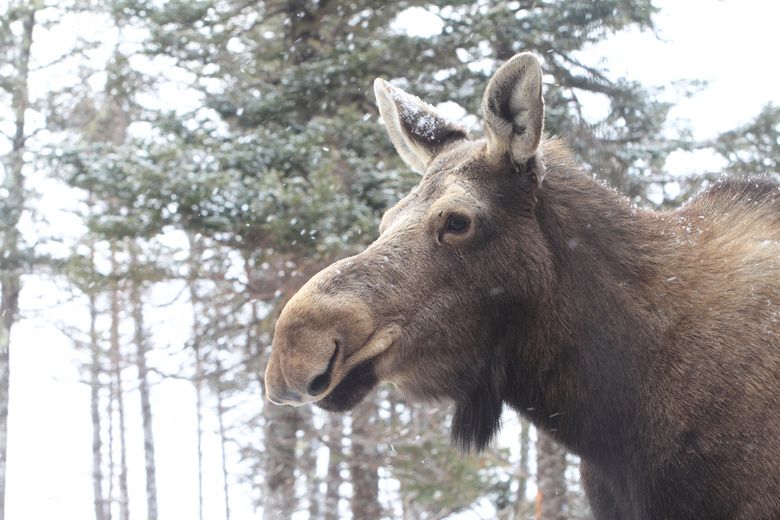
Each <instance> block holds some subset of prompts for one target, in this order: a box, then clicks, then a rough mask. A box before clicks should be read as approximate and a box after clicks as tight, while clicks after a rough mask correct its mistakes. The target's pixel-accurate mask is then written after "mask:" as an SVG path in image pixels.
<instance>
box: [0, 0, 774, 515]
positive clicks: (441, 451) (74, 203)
mask: <svg viewBox="0 0 780 520" xmlns="http://www.w3.org/2000/svg"><path fill="white" fill-rule="evenodd" d="M779 15H780V12H778V7H776V6H775V5H774V3H772V2H761V1H758V0H756V1H752V0H748V1H736V0H730V1H721V2H719V1H715V0H707V1H704V0H692V1H687V2H674V1H671V0H669V1H665V2H662V1H650V0H599V1H592V2H591V1H564V0H544V1H542V0H520V1H509V2H490V1H485V0H477V1H468V2H467V1H397V2H373V1H369V0H365V1H364V0H354V1H343V2H342V1H335V0H269V1H257V0H191V1H186V0H170V1H163V0H61V1H55V0H11V1H7V0H6V1H2V0H0V286H1V287H2V300H1V301H0V305H1V307H0V489H2V488H3V485H2V484H3V482H2V481H4V486H5V495H4V497H0V498H1V499H0V520H2V519H3V518H8V519H11V520H16V519H22V518H25V519H36V518H54V517H59V518H95V519H96V520H108V519H118V520H128V519H141V518H148V519H158V518H160V519H169V518H172V519H199V520H204V519H209V520H211V519H225V520H239V519H246V518H258V517H262V518H264V519H281V520H286V519H290V518H294V519H300V520H305V519H307V518H309V519H313V520H314V519H328V520H330V519H340V518H354V519H379V518H403V519H418V518H419V519H443V518H450V519H456V518H457V519H477V518H502V519H509V518H515V519H534V518H536V519H540V520H541V519H544V520H548V519H556V520H557V519H586V518H590V517H591V516H590V512H589V509H588V506H587V502H586V500H585V499H584V496H583V493H582V491H581V488H580V486H579V482H578V479H579V472H578V460H577V458H576V457H574V456H572V455H569V454H566V453H564V452H563V451H562V450H561V449H560V448H558V447H556V446H555V445H554V444H553V443H551V442H550V441H549V440H548V439H547V438H546V437H545V436H544V435H542V434H540V433H539V432H537V431H535V430H534V428H533V427H531V426H529V425H528V424H527V423H525V422H524V421H523V420H522V419H520V418H519V417H518V416H517V415H516V414H515V413H514V412H512V411H510V410H506V411H505V413H504V417H503V430H502V432H501V435H500V437H499V438H498V439H497V440H496V441H495V442H494V443H493V447H492V448H491V449H489V450H488V451H487V452H486V453H484V454H482V455H480V456H474V455H471V456H465V457H464V456H461V455H460V454H458V453H457V452H455V451H454V450H453V449H452V448H451V447H450V445H449V439H448V422H449V414H450V407H449V406H448V404H447V403H442V404H441V405H430V404H428V405H425V406H420V405H416V404H413V403H408V402H406V401H405V400H404V399H403V397H402V396H401V395H399V394H398V393H396V392H395V391H393V390H392V389H391V388H389V387H381V388H380V389H379V390H378V391H377V392H375V393H374V394H373V396H372V397H371V398H369V399H368V400H367V402H366V403H364V405H362V406H361V407H360V408H359V409H357V410H355V411H354V412H353V413H351V414H347V415H344V416H340V415H325V414H324V413H323V412H321V411H320V410H318V409H313V408H310V407H304V408H296V409H291V408H288V407H277V406H273V405H268V404H267V403H265V401H264V397H263V368H264V366H265V362H266V359H267V357H268V354H269V350H270V344H271V337H272V332H273V324H274V319H275V316H276V315H277V314H278V312H279V310H280V308H281V305H283V303H284V302H285V301H286V299H288V298H289V297H290V296H291V295H292V294H293V293H294V292H295V290H296V289H297V288H298V287H299V286H300V285H301V284H302V283H303V282H305V280H306V279H307V278H308V277H309V276H311V275H312V274H313V273H315V272H316V271H318V270H319V269H320V268H321V267H323V266H324V265H327V264H328V263H330V262H332V261H333V260H335V259H338V258H341V257H344V256H348V255H351V254H354V253H355V252H357V251H360V250H361V249H362V248H363V247H365V245H366V244H368V243H370V242H371V241H372V240H373V239H374V238H375V237H376V235H377V226H378V223H379V218H380V217H381V214H382V212H383V210H384V209H386V208H387V207H389V206H391V205H393V204H394V203H395V201H397V200H398V199H399V198H401V197H402V196H403V195H404V194H405V193H406V192H407V191H408V190H409V189H410V188H411V186H413V185H414V184H416V182H417V180H418V178H417V177H416V176H415V175H414V174H413V173H411V172H410V171H409V170H408V169H407V168H406V167H404V165H403V164H402V163H401V161H400V159H399V158H398V157H397V155H396V153H395V152H394V150H393V149H392V146H391V144H390V141H389V139H388V138H387V137H386V134H385V131H384V128H383V127H382V125H381V123H380V121H379V119H378V113H377V109H376V107H375V105H374V100H373V93H372V89H371V85H372V81H373V79H374V78H375V77H377V76H381V77H383V78H385V79H387V80H390V81H391V82H392V83H393V84H395V85H396V86H400V87H402V88H404V89H406V90H407V91H409V92H411V93H414V94H417V95H419V96H420V97H422V98H424V99H425V100H427V101H429V102H431V103H433V104H435V105H437V106H438V107H439V108H440V109H441V111H442V112H443V113H444V114H446V115H448V116H449V117H451V118H453V119H458V120H460V121H462V122H463V123H464V124H466V125H467V126H468V127H469V128H471V129H472V132H473V133H474V134H475V135H479V134H480V132H481V128H480V120H479V118H478V116H477V112H478V106H479V103H480V100H481V96H482V91H483V88H484V87H485V85H486V82H487V79H488V78H489V77H490V75H491V73H492V72H493V71H494V70H495V69H496V68H497V67H498V65H499V64H500V63H501V62H503V61H504V60H506V59H508V58H510V57H511V56H512V55H513V54H515V53H517V52H519V51H533V52H535V53H536V54H537V56H539V57H540V59H541V60H542V62H543V69H544V73H545V75H544V96H545V100H546V103H547V117H546V127H547V131H548V132H549V133H551V134H555V135H560V136H562V137H564V138H565V139H566V140H567V141H568V142H569V143H570V145H571V147H572V149H573V150H574V151H575V152H576V154H577V156H578V157H579V158H580V160H581V161H582V163H583V164H584V165H585V167H586V169H587V170H588V171H589V172H591V173H592V174H593V175H595V176H597V177H598V178H600V179H603V180H604V181H605V182H607V183H609V184H610V185H612V186H614V187H615V188H616V189H618V190H620V191H621V192H623V193H625V194H626V195H628V196H629V197H631V198H632V200H633V201H634V202H635V203H636V204H637V205H639V206H642V207H651V208H661V207H673V206H676V205H678V204H679V203H680V202H681V201H683V200H684V199H685V198H687V197H688V196H690V195H691V194H692V193H694V192H696V191H697V190H698V189H700V188H701V187H702V186H703V185H705V184H706V183H707V182H708V181H710V180H711V179H713V178H716V177H718V176H719V175H721V173H722V172H730V173H732V174H735V175H748V174H757V173H771V172H775V173H776V172H778V162H780V108H778V103H780V88H778V87H780V80H779V79H778V78H777V71H776V51H777V49H778V48H780V40H779V39H778V33H777V30H776V28H775V27H774V24H775V23H776V21H777V19H778V16H779ZM3 503H4V506H3V505H2V504H3Z"/></svg>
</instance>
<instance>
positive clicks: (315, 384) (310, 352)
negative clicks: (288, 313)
mask: <svg viewBox="0 0 780 520" xmlns="http://www.w3.org/2000/svg"><path fill="white" fill-rule="evenodd" d="M302 336H310V334H302ZM287 341H289V339H288V340H287ZM274 343H275V344H277V345H281V344H282V343H285V340H282V339H280V340H279V341H278V342H277V341H274ZM328 343H331V344H332V347H331V350H332V352H331V353H330V355H329V357H324V355H323V354H324V353H326V352H327V346H325V345H316V346H315V348H308V349H307V348H306V347H305V346H297V345H293V347H292V348H296V347H297V348H298V350H299V353H295V352H289V349H286V348H285V347H282V346H279V347H277V345H274V352H272V354H271V359H270V361H269V363H268V368H267V369H266V376H265V383H266V395H267V396H268V400H269V401H271V402H272V403H275V404H287V405H292V406H297V405H301V404H305V403H308V402H312V401H316V400H317V398H318V397H319V396H321V395H322V394H323V393H325V392H326V391H327V390H328V389H329V388H330V386H331V382H332V380H333V371H334V368H335V367H336V364H337V362H338V360H339V346H338V341H335V340H333V341H330V342H328ZM302 345H303V344H302ZM285 346H286V345H285ZM277 350H278V351H279V352H278V353H277ZM282 351H287V354H288V355H283V354H282Z"/></svg>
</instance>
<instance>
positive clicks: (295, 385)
mask: <svg viewBox="0 0 780 520" xmlns="http://www.w3.org/2000/svg"><path fill="white" fill-rule="evenodd" d="M329 275H330V273H329V272H328V270H326V271H324V272H321V273H319V274H318V275H317V276H315V277H314V278H312V279H311V280H310V281H309V282H308V283H307V284H306V285H304V286H303V288H301V290H300V291H299V292H298V293H297V294H296V295H295V296H293V297H292V298H291V299H290V301H289V302H287V305H286V306H285V307H284V309H283V310H282V313H281V314H280V316H279V319H278V320H277V322H276V327H275V330H274V338H273V348H272V351H271V358H270V359H269V361H268V367H267V368H266V371H265V387H266V388H265V390H266V396H267V397H268V399H269V400H270V401H271V402H273V403H276V404H288V405H293V406H295V405H301V404H305V403H310V402H315V401H318V400H320V399H322V398H324V397H325V396H326V395H327V394H328V393H329V392H330V391H331V390H332V389H333V388H334V387H335V386H336V385H338V383H339V382H340V381H341V379H342V378H343V377H344V376H345V375H346V373H347V372H348V371H349V369H350V368H351V366H352V365H353V364H354V363H355V362H356V361H357V360H358V359H359V358H360V353H359V351H360V349H361V347H363V346H364V345H365V343H366V341H367V340H368V339H369V338H370V337H371V336H372V333H373V332H374V319H373V317H372V315H371V312H370V311H369V308H368V306H367V305H366V304H365V303H363V302H362V301H361V300H360V299H359V298H356V297H354V295H351V294H346V293H340V294H329V293H326V292H325V291H323V290H322V289H321V287H322V286H323V279H324V278H325V277H328V276H329Z"/></svg>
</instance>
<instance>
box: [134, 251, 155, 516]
mask: <svg viewBox="0 0 780 520" xmlns="http://www.w3.org/2000/svg"><path fill="white" fill-rule="evenodd" d="M128 245H129V251H130V265H131V268H135V270H137V268H138V267H139V265H138V251H137V247H138V246H137V245H136V244H135V243H134V242H133V241H132V240H131V241H130V242H129V244H128ZM142 283H143V282H142V280H141V279H140V277H139V275H138V273H137V272H135V273H133V274H132V281H131V285H130V305H131V307H132V312H133V321H134V324H135V329H134V334H133V339H134V342H135V347H136V358H135V361H136V366H137V368H138V390H139V392H140V394H141V420H142V422H143V429H144V465H145V469H146V515H147V518H148V520H157V471H156V466H155V460H154V431H153V429H152V404H151V399H150V397H149V370H148V368H147V365H146V353H147V351H148V345H147V343H146V331H145V329H144V306H143V301H142V297H143V296H142V294H141V284H142Z"/></svg>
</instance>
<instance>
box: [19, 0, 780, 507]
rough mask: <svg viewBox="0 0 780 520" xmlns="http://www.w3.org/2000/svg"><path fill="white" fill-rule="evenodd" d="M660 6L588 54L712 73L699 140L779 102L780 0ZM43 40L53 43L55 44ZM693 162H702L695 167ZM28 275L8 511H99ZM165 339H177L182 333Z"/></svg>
mask: <svg viewBox="0 0 780 520" xmlns="http://www.w3.org/2000/svg"><path fill="white" fill-rule="evenodd" d="M659 5H661V6H662V8H663V9H662V12H661V14H660V15H659V16H658V17H657V24H658V28H659V33H660V36H661V38H662V39H657V38H656V37H655V36H653V35H652V34H650V33H641V32H638V31H630V32H627V33H625V34H621V35H618V36H617V37H615V38H613V39H611V40H610V41H608V42H604V43H601V44H598V45H597V46H595V47H594V48H592V49H589V50H588V51H587V52H586V56H590V57H592V59H594V60H596V59H603V60H604V64H605V65H606V66H607V67H608V68H609V69H610V70H611V71H612V74H613V76H619V75H623V76H625V77H627V78H629V79H634V80H640V81H642V82H643V83H645V84H648V85H669V84H671V83H672V82H674V81H677V80H682V79H698V80H707V81H709V86H708V87H707V88H706V89H704V90H703V91H702V92H700V93H698V94H696V95H695V96H694V97H693V98H691V99H688V100H684V101H681V102H680V104H679V105H678V106H677V107H676V108H675V109H674V110H673V112H672V117H674V118H684V119H687V120H689V121H690V124H691V126H692V128H693V130H694V132H695V136H696V137H698V138H702V139H703V138H708V137H713V136H715V135H716V134H717V133H718V132H721V131H724V130H728V129H730V128H733V127H734V126H736V125H738V124H741V123H743V122H745V121H747V120H748V119H750V118H751V117H752V116H754V115H755V114H756V113H757V112H758V111H759V110H760V108H761V107H762V106H763V105H764V104H766V103H767V102H769V101H774V102H775V103H778V104H780V80H779V79H778V71H777V64H778V60H777V52H778V50H780V36H779V35H780V31H778V29H777V27H776V25H777V22H778V20H780V2H773V1H766V0H728V1H715V0H709V1H705V0H685V1H680V0H669V1H665V2H660V3H659ZM417 14H419V13H415V15H417ZM412 18H415V19H418V20H420V19H419V17H418V16H414V17H412ZM418 23H422V24H424V23H425V20H424V19H423V20H422V21H421V22H420V21H418ZM405 25H408V26H411V27H412V28H413V26H414V24H413V23H408V22H407V23H406V24H405ZM37 45H47V46H52V47H56V46H57V42H39V43H38V44H37ZM36 52H37V51H36ZM55 54H56V53H55ZM366 87H367V88H368V86H366ZM692 161H694V162H696V166H700V168H697V167H693V166H692ZM708 161H709V162H708ZM710 166H712V167H717V166H718V165H717V163H716V162H713V161H712V158H711V157H707V156H701V155H697V156H693V157H691V156H688V155H681V156H678V157H674V158H672V160H671V161H670V163H669V168H670V169H671V170H673V171H691V170H696V169H708V168H709V167H710ZM26 282H27V283H26V285H25V289H24V291H23V293H22V307H23V309H24V312H25V315H26V316H28V317H29V319H27V320H25V321H23V322H21V323H19V324H18V325H17V326H16V327H15V329H14V337H13V343H12V344H13V345H14V350H13V352H12V379H11V385H12V387H11V409H10V432H9V461H8V489H7V497H6V500H7V518H8V520H27V519H39V518H40V519H43V518H79V519H81V518H91V517H92V514H93V509H92V493H91V489H92V487H91V426H90V416H89V391H88V388H87V387H86V385H83V384H80V383H79V382H78V378H79V374H78V370H77V364H76V357H75V355H74V354H73V350H72V346H71V345H70V343H69V341H68V340H67V339H66V338H64V337H63V336H62V335H61V334H60V333H59V332H58V331H57V329H56V328H55V327H54V326H53V324H52V321H54V320H53V318H55V319H63V316H65V317H67V314H63V313H62V311H57V310H51V309H48V306H49V305H51V304H53V303H54V302H55V301H57V300H58V299H59V297H60V296H61V294H56V291H57V288H56V287H54V286H53V285H52V284H51V283H47V282H41V281H39V280H36V279H33V278H30V277H28V278H27V279H26ZM166 312H168V313H169V314H166ZM176 313H177V311H176V310H169V311H161V312H159V313H158V312H157V311H156V312H155V314H156V316H155V317H154V318H152V319H153V320H156V323H158V324H159V323H166V322H167V323H181V324H182V326H181V327H179V330H180V332H181V331H185V332H186V331H187V330H189V328H188V326H185V325H186V324H187V323H188V322H187V319H188V318H187V317H186V316H183V315H177V314H176ZM57 316H59V318H57ZM65 319H67V318H65ZM180 339H181V338H179V339H178V340H180ZM169 340H170V341H171V342H172V343H173V342H176V341H178V340H177V338H176V337H175V334H173V335H171V337H170V338H169ZM154 392H155V394H154V402H153V406H154V411H155V413H156V416H155V421H156V423H155V431H156V435H157V442H158V445H157V450H158V451H157V453H158V471H159V480H158V486H159V501H160V512H161V518H174V519H189V518H196V517H197V511H196V506H197V499H196V494H195V493H196V482H195V479H194V475H195V460H194V459H195V457H194V454H195V451H194V449H195V445H194V443H195V438H194V433H193V432H194V431H195V426H194V405H193V393H192V390H191V387H190V386H189V385H187V384H186V383H182V382H168V383H165V384H163V385H161V386H158V387H155V389H154ZM258 398H259V396H258ZM128 406H129V407H130V409H131V413H129V417H130V419H131V424H130V425H129V426H130V427H131V428H135V429H136V431H137V428H138V424H137V423H138V421H139V420H140V419H139V415H138V413H137V403H135V402H134V401H132V400H131V401H130V403H129V404H128ZM188 407H189V409H188ZM209 442H214V439H213V438H211V440H209ZM211 447H212V448H214V446H211ZM141 449H142V446H141V443H140V442H133V445H132V447H131V453H130V459H129V460H130V461H131V463H132V464H135V466H131V476H134V478H131V494H132V499H133V507H134V514H136V516H135V517H136V518H140V517H139V516H137V514H138V513H140V512H141V511H142V507H143V502H144V499H143V496H144V495H143V493H144V491H143V480H142V468H141V467H139V466H138V464H139V462H140V461H142V460H143V457H142V453H141ZM210 453H212V454H214V453H216V450H215V449H211V450H210ZM209 457H210V458H209V460H207V465H209V467H211V468H212V470H213V471H214V473H218V471H217V464H218V463H219V461H218V460H217V459H216V458H214V457H212V456H211V455H210V456H209ZM218 487H219V486H215V488H218ZM172 489H177V490H178V491H177V493H176V494H174V493H172ZM237 494H238V493H236V494H235V495H237ZM235 495H234V503H233V508H234V511H233V512H234V520H240V519H241V518H254V517H255V515H254V514H253V512H252V509H251V504H250V500H249V497H247V496H235ZM220 500H221V496H220V495H219V494H218V493H217V494H215V493H210V494H209V495H208V496H207V504H206V507H207V518H220V517H221V516H220V515H221V502H220Z"/></svg>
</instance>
